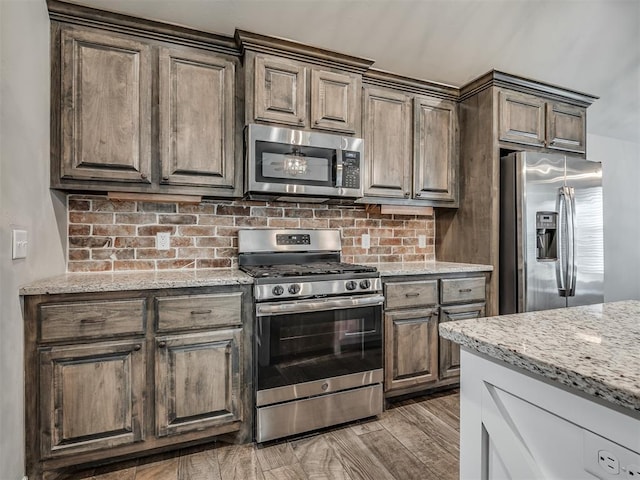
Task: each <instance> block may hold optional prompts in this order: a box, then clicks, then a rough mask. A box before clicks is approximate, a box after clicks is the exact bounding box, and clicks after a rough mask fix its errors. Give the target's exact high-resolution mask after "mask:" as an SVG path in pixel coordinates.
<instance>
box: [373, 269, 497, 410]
mask: <svg viewBox="0 0 640 480" xmlns="http://www.w3.org/2000/svg"><path fill="white" fill-rule="evenodd" d="M383 280H384V294H385V312H384V328H385V330H384V339H385V340H384V346H385V379H384V391H385V396H386V397H387V398H390V397H396V396H401V395H406V394H410V393H415V392H422V391H425V390H430V389H434V388H438V387H444V386H448V385H455V384H456V383H458V381H459V378H460V347H459V346H458V345H457V344H454V343H451V342H450V341H448V340H445V339H442V338H440V337H439V335H438V325H439V324H440V323H441V322H449V321H453V320H464V319H468V318H478V317H482V316H484V312H485V296H486V287H485V286H486V282H487V278H486V275H485V273H484V272H478V273H466V274H465V273H456V274H448V275H442V274H441V275H424V274H423V275H415V276H410V275H404V276H398V277H395V276H394V277H387V278H383Z"/></svg>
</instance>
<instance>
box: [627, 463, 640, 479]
mask: <svg viewBox="0 0 640 480" xmlns="http://www.w3.org/2000/svg"><path fill="white" fill-rule="evenodd" d="M623 469H624V468H623ZM626 470H627V478H628V479H630V480H637V479H639V478H640V465H629V466H628V467H627V468H626Z"/></svg>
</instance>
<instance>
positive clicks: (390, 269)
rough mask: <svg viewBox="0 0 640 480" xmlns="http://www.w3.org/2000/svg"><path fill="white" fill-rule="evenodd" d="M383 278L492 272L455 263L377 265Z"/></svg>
mask: <svg viewBox="0 0 640 480" xmlns="http://www.w3.org/2000/svg"><path fill="white" fill-rule="evenodd" d="M371 265H372V266H374V267H377V268H378V271H379V272H380V276H381V277H390V276H393V275H428V274H445V273H471V272H491V271H492V270H493V267H492V266H491V265H480V264H475V263H454V262H438V261H433V262H407V263H401V262H398V263H375V264H371Z"/></svg>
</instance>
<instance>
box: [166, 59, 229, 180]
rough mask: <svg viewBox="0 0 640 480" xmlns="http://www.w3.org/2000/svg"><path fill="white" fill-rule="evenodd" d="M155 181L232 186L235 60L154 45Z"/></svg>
mask: <svg viewBox="0 0 640 480" xmlns="http://www.w3.org/2000/svg"><path fill="white" fill-rule="evenodd" d="M159 87H160V157H161V161H162V180H161V183H168V184H178V185H201V186H212V187H224V188H227V189H230V190H233V188H234V172H235V155H234V151H235V149H234V136H235V128H234V122H235V109H234V104H235V63H234V62H233V61H231V60H229V59H227V58H225V57H221V56H219V55H215V54H213V53H210V52H205V51H201V50H196V49H187V48H179V49H178V48H161V49H160V79H159Z"/></svg>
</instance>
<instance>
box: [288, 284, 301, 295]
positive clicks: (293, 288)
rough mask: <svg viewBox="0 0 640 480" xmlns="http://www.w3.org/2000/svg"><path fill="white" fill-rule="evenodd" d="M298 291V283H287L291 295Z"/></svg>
mask: <svg viewBox="0 0 640 480" xmlns="http://www.w3.org/2000/svg"><path fill="white" fill-rule="evenodd" d="M299 291H300V285H298V284H297V283H294V284H292V285H289V293H290V294H291V295H295V294H296V293H298V292H299Z"/></svg>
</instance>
